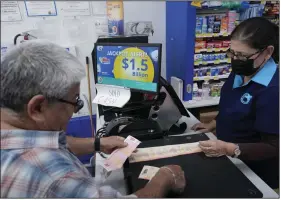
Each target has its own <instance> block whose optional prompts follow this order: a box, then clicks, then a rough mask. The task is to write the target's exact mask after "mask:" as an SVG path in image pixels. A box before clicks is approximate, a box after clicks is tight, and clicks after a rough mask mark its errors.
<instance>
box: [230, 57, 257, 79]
mask: <svg viewBox="0 0 281 200" xmlns="http://www.w3.org/2000/svg"><path fill="white" fill-rule="evenodd" d="M254 61H255V60H254V59H248V60H246V61H243V60H235V59H233V58H232V59H231V65H232V71H233V72H234V73H235V74H238V75H242V76H251V75H253V74H255V73H256V72H257V71H258V69H259V67H254Z"/></svg>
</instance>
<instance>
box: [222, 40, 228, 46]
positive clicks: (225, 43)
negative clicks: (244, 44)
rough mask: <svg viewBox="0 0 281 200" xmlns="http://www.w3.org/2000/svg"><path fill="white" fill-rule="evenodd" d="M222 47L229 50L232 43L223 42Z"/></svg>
mask: <svg viewBox="0 0 281 200" xmlns="http://www.w3.org/2000/svg"><path fill="white" fill-rule="evenodd" d="M222 47H223V48H229V47H230V41H229V40H224V41H222Z"/></svg>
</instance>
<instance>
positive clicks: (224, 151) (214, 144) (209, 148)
mask: <svg viewBox="0 0 281 200" xmlns="http://www.w3.org/2000/svg"><path fill="white" fill-rule="evenodd" d="M199 147H200V148H201V149H202V151H203V152H204V153H205V155H206V156H208V157H220V156H223V155H227V156H232V155H233V154H234V150H235V149H236V145H235V144H233V143H228V142H224V141H221V140H207V141H201V142H199Z"/></svg>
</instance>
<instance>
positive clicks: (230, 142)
mask: <svg viewBox="0 0 281 200" xmlns="http://www.w3.org/2000/svg"><path fill="white" fill-rule="evenodd" d="M228 56H229V57H230V58H231V64H232V73H231V74H230V76H229V78H228V79H227V81H226V82H225V84H224V86H223V88H222V91H221V99H220V104H219V114H218V116H217V117H216V119H215V120H213V121H211V122H210V123H208V124H206V123H198V124H195V125H194V126H193V127H192V129H193V130H201V131H202V132H210V131H213V130H215V129H216V134H217V140H209V141H202V142H200V147H201V149H202V150H203V152H204V153H205V154H206V156H209V157H218V156H222V155H228V156H232V157H236V158H239V159H241V160H242V161H244V162H245V163H246V164H247V165H248V166H249V167H250V168H251V169H252V170H253V171H254V172H255V173H256V174H257V175H258V176H260V177H261V178H262V179H263V180H264V181H265V182H266V183H267V184H268V185H269V186H270V187H272V188H274V189H275V188H279V69H278V67H277V65H276V62H278V61H279V27H278V26H276V25H274V24H272V23H271V22H269V21H268V20H266V19H264V18H251V19H248V20H246V21H243V22H242V23H241V24H239V25H238V26H237V27H236V28H235V30H234V31H233V32H232V34H231V47H230V49H229V51H228Z"/></svg>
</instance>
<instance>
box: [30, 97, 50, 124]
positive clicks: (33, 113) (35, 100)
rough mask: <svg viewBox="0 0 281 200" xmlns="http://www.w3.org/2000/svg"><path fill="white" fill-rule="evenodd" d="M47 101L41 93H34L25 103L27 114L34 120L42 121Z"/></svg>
mask: <svg viewBox="0 0 281 200" xmlns="http://www.w3.org/2000/svg"><path fill="white" fill-rule="evenodd" d="M47 106H48V101H47V99H46V98H45V97H44V96H43V95H36V96H34V97H32V98H31V99H30V101H29V102H28V103H27V107H26V111H27V114H28V116H29V117H30V118H31V119H32V120H34V121H36V122H40V121H44V120H45V119H44V111H45V110H46V109H47Z"/></svg>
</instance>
